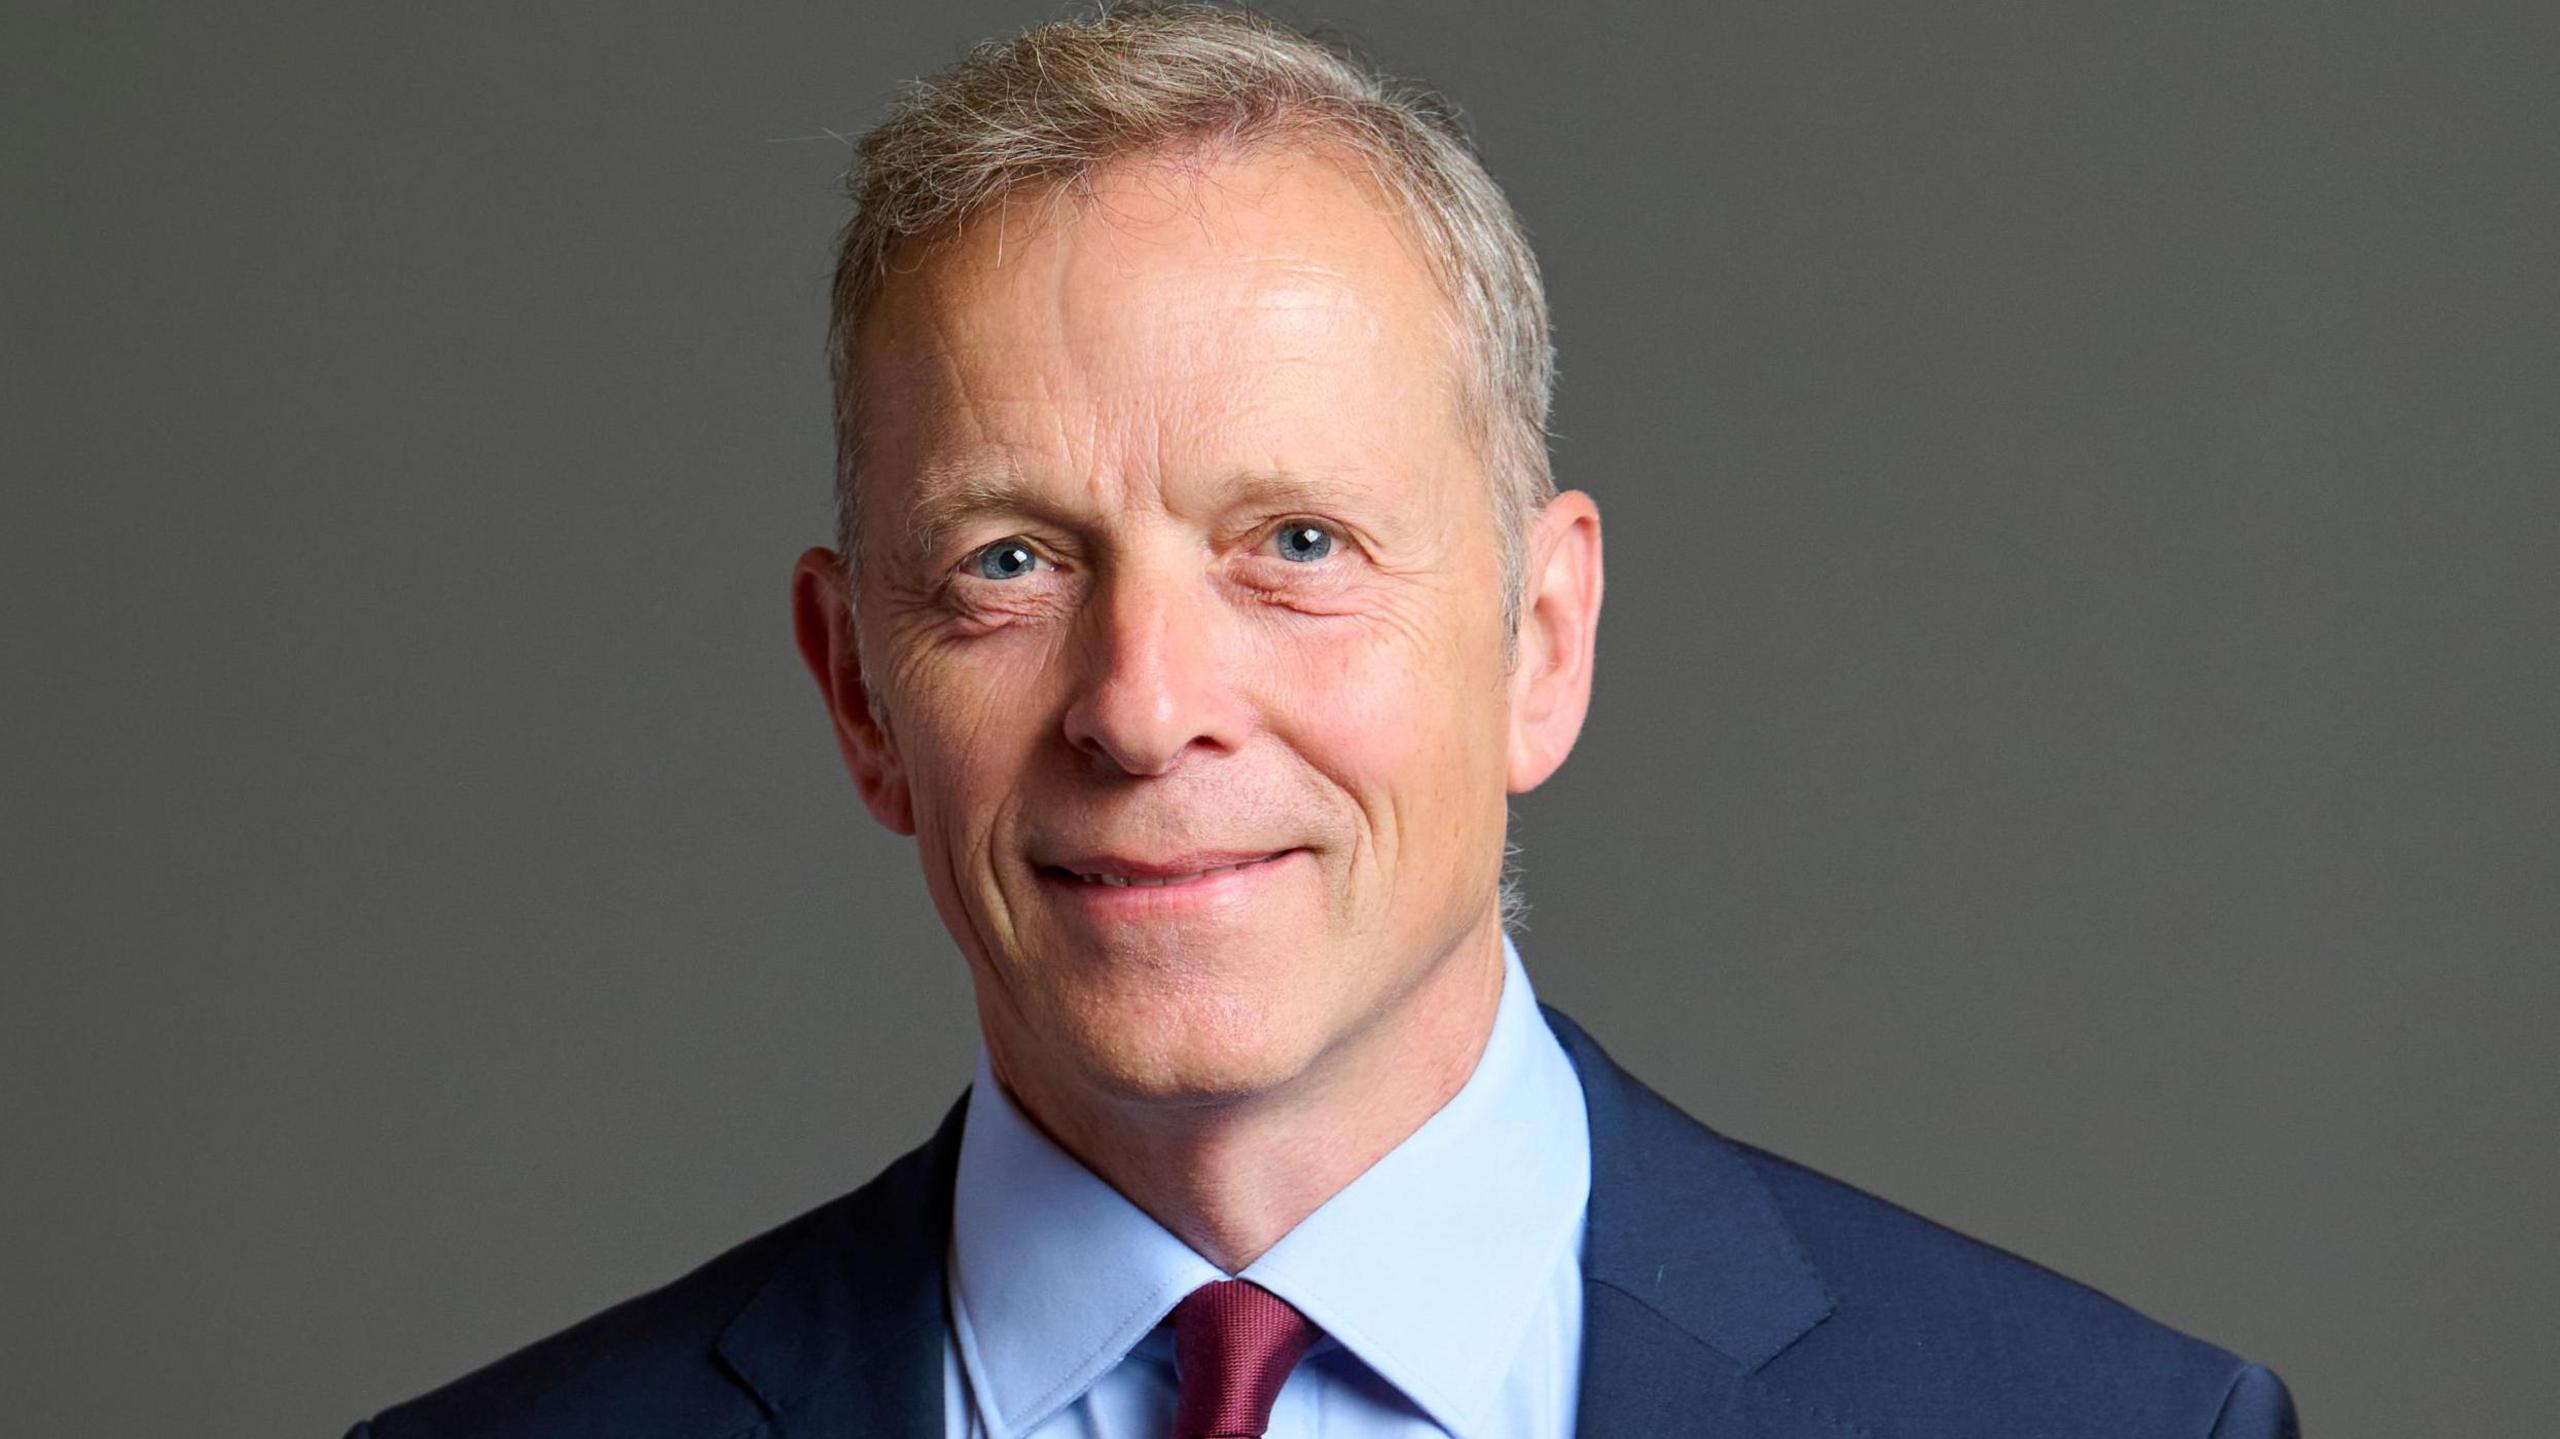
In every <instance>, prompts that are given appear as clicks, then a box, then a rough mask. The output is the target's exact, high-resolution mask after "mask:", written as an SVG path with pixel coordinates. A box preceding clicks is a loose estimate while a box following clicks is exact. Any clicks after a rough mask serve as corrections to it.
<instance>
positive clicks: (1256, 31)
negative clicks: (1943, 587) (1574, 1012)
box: [357, 10, 2292, 1439]
mask: <svg viewBox="0 0 2560 1439" xmlns="http://www.w3.org/2000/svg"><path fill="white" fill-rule="evenodd" d="M856 198H857V201H858V203H859V211H858V214H857V217H856V219H855V220H854V222H853V224H852V226H851V227H850V228H849V230H848V232H847V235H846V240H845V245H844V255H843V260H842V264H841V266H840V268H839V272H838V280H837V285H836V293H835V305H836V331H835V333H836V363H837V374H838V391H839V413H840V423H839V441H840V450H841V455H842V465H841V477H840V478H841V490H842V496H841V498H842V501H843V511H842V513H843V522H842V534H841V536H840V549H841V554H840V555H839V553H837V552H834V551H828V550H812V551H811V552H810V553H808V554H807V555H804V556H803V557H802V558H801V561H800V564H799V568H798V572H797V574H796V576H795V580H794V598H795V609H796V615H797V625H798V634H799V643H800V647H801V650H802V652H803V654H804V655H805V656H806V658H807V660H808V663H809V666H810V668H811V671H812V672H813V674H814V675H815V676H816V678H817V681H818V684H819V687H820V689H821V691H822V692H823V694H824V696H825V699H826V703H827V708H828V711H829V713H830V715H831V716H832V718H833V722H834V727H835V733H836V736H837V739H838V742H839V744H840V746H841V748H842V751H843V755H844V759H845V763H846V765H847V767H848V768H849V769H850V771H851V773H852V776H853V779H854V783H855V786H856V788H857V789H858V791H859V792H860V794H861V797H862V800H863V802H864V804H865V805H866V806H867V807H868V808H869V809H870V811H871V813H872V814H873V815H874V816H875V817H876V818H877V819H878V820H879V821H880V822H881V823H882V824H884V825H887V826H888V827H889V828H891V829H892V830H895V831H896V832H898V833H900V834H902V835H910V836H913V837H914V838H915V840H916V843H917V849H918V853H919V856H920V858H921V859H922V861H923V867H924V873H925V880H926V884H927V886H928V888H929V889H930V890H931V893H932V896H933V900H934V904H935V907H936V909H937V910H938V912H939V913H940V914H941V916H942V919H943V921H944V923H945V924H946V925H947V926H948V927H949V929H950V932H951V934H952V937H953V939H954V940H955V942H956V943H957V944H958V946H959V948H960V950H961V952H962V954H963V955H964V956H965V958H966V960H967V963H968V966H969V973H970V977H971V980H972V982H973V984H974V987H975V992H976V998H977V1006H978V1014H979V1020H980V1026H981V1032H982V1037H983V1040H984V1048H983V1051H982V1053H983V1058H982V1061H981V1064H980V1068H979V1073H978V1078H977V1082H976V1083H975V1084H974V1085H972V1086H971V1088H970V1090H969V1092H968V1093H967V1095H966V1096H965V1097H964V1098H963V1100H962V1101H961V1103H960V1105H959V1106H958V1107H956V1108H955V1109H954V1110H953V1111H952V1114H951V1117H950V1119H949V1120H948V1121H946V1122H945V1124H944V1125H943V1127H942V1130H941V1132H940V1133H939V1134H938V1135H936V1136H935V1137H934V1138H933V1140H932V1141H930V1142H929V1143H927V1144H926V1145H925V1146H924V1147H922V1148H921V1149H918V1150H917V1151H915V1152H914V1153H913V1154H910V1155H909V1156H907V1157H906V1158H905V1159H903V1160H901V1161H900V1162H899V1163H898V1164H896V1165H895V1166H893V1167H891V1168H890V1169H889V1170H888V1171H887V1172H885V1173H884V1174H882V1175H881V1176H880V1177H879V1178H878V1179H876V1180H874V1181H873V1182H872V1183H871V1184H870V1185H868V1186H866V1187H865V1188H863V1189H861V1190H859V1191H857V1192H855V1193H853V1194H851V1195H848V1196H846V1197H845V1198H843V1199H840V1200H838V1201H836V1202H834V1203H832V1204H830V1205H827V1206H825V1207H823V1208H821V1209H818V1210H816V1211H814V1212H812V1213H810V1214H808V1215H805V1216H803V1217H801V1218H800V1219H797V1220H795V1221H793V1222H791V1223H789V1224H786V1225H784V1226H782V1227H781V1228H779V1229H777V1230H775V1231H773V1232H771V1233H769V1234H766V1235H764V1236H762V1237H760V1238H758V1239H755V1240H751V1241H749V1242H748V1243H747V1244H745V1245H743V1246H741V1247H740V1248H738V1249H735V1250H733V1251H731V1252H730V1253H728V1254H726V1255H724V1256H722V1257H720V1258H718V1259H715V1260H713V1261H712V1262H711V1263H710V1264H708V1265H706V1266H704V1267H703V1268H702V1269H699V1270H697V1271H695V1272H694V1273H693V1274H691V1275H688V1276H686V1277H685V1278H683V1279H680V1280H678V1281H676V1282H675V1283H674V1284H672V1285H670V1286H668V1287H666V1288H664V1289H661V1290H658V1291H656V1292H655V1293H652V1294H649V1295H645V1296H642V1297H641V1298H638V1299H635V1300H632V1301H630V1302H628V1303H626V1304H624V1305H622V1306H620V1307H618V1308H615V1309H612V1310H608V1311H606V1312H605V1313H603V1314H601V1315H598V1316H596V1317H595V1318H593V1319H591V1320H589V1321H587V1322H586V1323H584V1324H581V1325H579V1326H577V1327H575V1328H572V1329H570V1330H568V1331H566V1332H565V1333H563V1334H560V1335H557V1336H554V1337H553V1338H551V1339H549V1340H546V1341H543V1342H542V1343H539V1344H536V1345H534V1346H533V1347H531V1348H529V1349H527V1350H525V1351H523V1352H521V1353H519V1354H517V1355H514V1356H512V1357H510V1358H508V1359H505V1360H502V1361H500V1362H499V1363H497V1364H495V1365H493V1366H491V1367H490V1368H488V1369H485V1370H482V1371H480V1372H479V1373H477V1374H475V1375H472V1376H469V1377H466V1378H464V1379H462V1380H460V1381H457V1382H456V1383H455V1384H453V1385H451V1386H448V1387H447V1388H445V1389H443V1390H440V1391H438V1392H436V1393H434V1394H431V1395H429V1396H427V1397H425V1398H423V1399H420V1400H417V1401H414V1402H412V1403H410V1404H406V1405H402V1406H400V1407H398V1408H396V1409H393V1410H390V1411H388V1412H387V1413H385V1414H383V1415H381V1416H380V1417H378V1418H377V1419H375V1420H373V1421H371V1422H370V1423H369V1425H359V1426H358V1430H357V1432H358V1433H359V1434H362V1433H366V1432H370V1433H371V1434H373V1435H376V1436H379V1439H406V1436H412V1435H476V1436H507V1435H525V1436H531V1435H545V1436H557V1435H573V1434H574V1435H583V1434H592V1435H617V1436H629V1439H644V1436H669V1439H673V1436H699V1439H717V1436H745V1435H790V1436H819V1435H827V1436H838V1435H855V1434H950V1435H987V1436H999V1437H1000V1439H1009V1436H1017V1435H1037V1436H1042V1439H1052V1436H1065V1435H1108V1436H1133V1435H1149V1436H1160V1435H1168V1434H1179V1435H1184V1436H1196V1435H1236V1434H1257V1435H1258V1434H1264V1433H1266V1432H1267V1433H1270V1434H1275V1435H1280V1434H1285V1435H1306V1436H1311V1435H1319V1434H1321V1435H1328V1436H1352V1435H1358V1436H1368V1435H1437V1434H1449V1435H1458V1436H1465V1439H1477V1436H1511V1435H1519V1436H1564V1435H1569V1434H1575V1433H1580V1434H1585V1435H1654V1434H1693V1433H1694V1434H1709V1435H1742V1434H1753V1435H1792V1436H1815V1435H1827V1436H1841V1435H1856V1434H1871V1435H1941V1434H1945V1435H1952V1434H2045V1435H2119V1434H2121V1435H2135V1434H2141V1435H2180V1434H2183V1435H2196V1436H2204V1435H2224V1436H2241V1435H2270V1434H2277V1433H2283V1432H2289V1431H2290V1429H2291V1427H2292V1420H2291V1414H2290V1406H2289V1403H2288V1401H2287V1399H2286V1396H2285V1393H2284V1390H2283V1388H2282V1386H2281V1385H2280V1384H2279V1383H2278V1382H2277V1381H2276V1380H2275V1378H2274V1377H2273V1376H2272V1375H2270V1374H2269V1373H2268V1372H2267V1371H2266V1370H2264V1369H2261V1368H2257V1367H2255V1366H2251V1365H2248V1364H2245V1363H2243V1362H2242V1361H2240V1360H2238V1359H2236V1358H2234V1357H2233V1356H2231V1355H2229V1354H2226V1353H2223V1352H2222V1351H2220V1350H2217V1349H2214V1348H2212V1347H2210V1346H2207V1345H2204V1344H2202V1343H2199V1342H2196V1341H2194V1340H2190V1339H2187V1338H2184V1337H2182V1336H2179V1335H2176V1334H2173V1333H2171V1332H2169V1331H2167V1330H2165V1329H2162V1328H2160V1327H2159V1326H2157V1325H2154V1324H2152V1323H2151V1322H2149V1321H2147V1320H2145V1319H2143V1318H2141V1317H2139V1316H2138V1315H2135V1314H2134V1313H2132V1312H2131V1311H2129V1310H2127V1309H2125V1308H2123V1307H2121V1306H2119V1305H2117V1304H2115V1303H2113V1302H2112V1301H2110V1300H2108V1299H2106V1298H2104V1297H2102V1296H2100V1295H2097V1294H2095V1293H2093V1292H2091V1291H2089V1290H2087V1289H2084V1288H2081V1287H2079V1286H2077V1285H2074V1284H2072V1283H2070V1282H2069V1281H2067V1280H2063V1279H2060V1278H2058V1277H2056V1276H2054V1275H2051V1274H2049V1273H2046V1272H2044V1271H2042V1270H2039V1269H2036V1268H2034V1267H2032V1266H2030V1265H2028V1264H2026V1263H2024V1262H2023V1261H2020V1260H2018V1259H2015V1258H2013V1257H2011V1256H2008V1255H2006V1254H2003V1253H2001V1252H1999V1251H1997V1250H1993V1249H1990V1248H1988V1247H1985V1246H1982V1245H1979V1244H1976V1243H1974V1242H1972V1241H1970V1240H1967V1239H1964V1238H1961V1237H1959V1236H1956V1235H1954V1234H1951V1233H1949V1232H1947V1231H1945V1230H1942V1229H1938V1228H1936V1227H1934V1226H1931V1225H1929V1224H1927V1223H1926V1222H1925V1221H1922V1220H1919V1219H1917V1218H1915V1217H1913V1216H1911V1215H1909V1214H1906V1213H1904V1212H1902V1211H1901V1210H1898V1209H1896V1208H1894V1207H1892V1206H1891V1205H1889V1204H1886V1203H1884V1202H1883V1201H1881V1200H1877V1199H1874V1198H1871V1197H1869V1196H1866V1195H1863V1194H1860V1193H1857V1192H1856V1191H1853V1190H1850V1189H1848V1188H1846V1187H1845V1186H1842V1185H1839V1184H1837V1183H1835V1182H1832V1181H1829V1180H1826V1179H1823V1178H1821V1177H1819V1176H1816V1175H1813V1174H1810V1173H1808V1172H1806V1171H1804V1170H1802V1169H1800V1168H1798V1167H1795V1166H1793V1165H1790V1164H1788V1163H1786V1162H1785V1161H1782V1160H1779V1159H1776V1158H1774V1157H1771V1156H1769V1155H1766V1154H1763V1153H1760V1152H1757V1151H1754V1150H1751V1149H1749V1148H1746V1147H1744V1146H1741V1145H1738V1144H1735V1143H1732V1142H1730V1141H1727V1140H1725V1139H1722V1138H1720V1137H1718V1136H1716V1135H1714V1134H1712V1133H1710V1132H1709V1131H1707V1130H1705V1129H1703V1128H1701V1127H1699V1126H1697V1125H1696V1124H1695V1123H1694V1122H1692V1121H1690V1120H1689V1119H1687V1118H1686V1117H1684V1116H1682V1115H1681V1114H1679V1113H1678V1112H1677V1111H1675V1110H1673V1109H1672V1108H1671V1107H1670V1106H1668V1105H1667V1104H1666V1103H1665V1102H1664V1101H1662V1100H1661V1099H1659V1098H1657V1097H1656V1096H1654V1095H1652V1094H1651V1093H1650V1092H1648V1091H1647V1090H1645V1089H1644V1088H1643V1087H1642V1086H1641V1085H1639V1084H1637V1083H1636V1082H1635V1081H1634V1080H1633V1079H1631V1078H1629V1077H1628V1076H1627V1075H1626V1074H1624V1073H1623V1072H1621V1071H1620V1070H1618V1069H1617V1068H1616V1067H1615V1066H1614V1065H1612V1064H1611V1063H1610V1061H1609V1060H1608V1058H1607V1057H1606V1056H1605V1055H1604V1054H1603V1053H1602V1052H1601V1051H1600V1049H1599V1048H1598V1047H1597V1046H1596V1045H1595V1044H1594V1043H1593V1042H1592V1041H1591V1040H1590V1039H1589V1038H1588V1037H1586V1036H1585V1035H1583V1034H1582V1032H1581V1031H1580V1030H1578V1029H1576V1028H1575V1027H1574V1026H1573V1025H1572V1024H1571V1023H1570V1022H1569V1021H1567V1020H1565V1019H1564V1018H1563V1017H1562V1016H1559V1015H1555V1014H1553V1013H1549V1012H1541V1011H1540V1010H1539V1008H1538V1007H1537V1005H1536V1003H1535V1001H1534V999H1533V997H1532V994H1531V991H1530V987H1529V980H1528V976H1527V974H1526V972H1525V970H1524V969H1523V967H1522V963H1521V959H1520V956H1519V954H1518V951H1517V950H1516V948H1515V947H1514V946H1513V945H1512V944H1511V942H1510V941H1509V939H1508V938H1507V937H1506V931H1505V925H1504V919H1505V910H1506V903H1505V901H1506V888H1505V881H1504V876H1503V872H1502V860H1503V854H1504V828H1505V820H1506V809H1505V803H1506V797H1507V796H1508V795H1510V794H1514V793H1520V792H1523V791H1526V790H1529V789H1531V788H1534V787H1535V786H1537V785H1538V784H1540V783H1542V782H1543V781H1544V780H1545V779H1546V778H1547V777H1548V776H1549V775H1551V774H1552V773H1554V772H1555V770H1556V768H1557V767H1558V766H1559V765H1560V764H1562V762H1563V761H1564V758H1565V756H1566V753H1567V752H1568V751H1569V750H1570V749H1571V748H1572V745H1573V742H1574V739H1575V737H1576V735H1577V734H1578V732H1579V730H1580V728H1581V724H1582V719H1583V714H1584V710H1585V706H1586V704H1587V702H1588V699H1589V694H1590V686H1591V666H1592V657H1593V642H1594V635H1595V632H1596V627H1597V623H1598V618H1599V611H1600V602H1601V545H1600V528H1599V518H1598V513H1597V510H1596V509H1595V507H1594V505H1593V503H1592V501H1591V500H1590V498H1589V497H1588V496H1585V495H1582V494H1579V493H1572V492H1567V493H1561V494H1559V493H1556V492H1555V490H1554V487H1553V484H1552V482H1551V480H1550V478H1549V475H1548V472H1547V467H1546V455H1545V449H1544V444H1543V430H1544V423H1545V414H1546V399H1547V391H1548V375H1549V369H1548V366H1549V358H1548V346H1547V338H1546V321H1545V311H1544V301H1543V298H1542V296H1541V293H1540V290H1539V286H1538V281H1537V275H1536V270H1535V266H1534V263H1533V262H1532V260H1531V258H1530V256H1529V253H1528V250H1527V248H1526V246H1525V245H1524V243H1523V242H1522V240H1521V238H1520V233H1519V230H1518V227H1517V224H1516V222H1515V221H1514V219H1513V218H1512V216H1511V214H1510V211H1509V209H1508V207H1507V206H1506V205H1505V204H1504V202H1503V201H1502V199H1501V196H1500V194H1499V192H1498V191H1497V190H1495V189H1494V187H1493V185H1492V183H1491V181H1490V180H1489V179H1488V178H1487V177H1486V176H1485V174H1484V172H1483V171H1482V169H1481V168H1480V166H1479V165H1478V164H1477V163H1476V161H1475V160H1474V159H1473V158H1472V156H1471V155H1470V154H1469V152H1468V151H1467V149H1466V147H1465V145H1464V144H1463V142H1462V141H1460V140H1459V139H1458V137H1457V135H1456V132H1455V131H1454V129H1453V128H1452V127H1451V125H1450V124H1449V122H1448V121H1447V119H1446V118H1445V116H1444V114H1443V113H1442V112H1441V111H1439V110H1438V109H1436V108H1433V107H1431V106H1430V105H1428V104H1427V103H1423V102H1417V101H1413V100H1411V99H1408V98H1400V97H1399V92H1396V91H1393V90H1391V89H1389V88H1388V87H1387V86H1386V85H1385V84H1384V83H1383V82H1381V81H1379V80H1377V79H1376V78H1374V77H1372V76H1371V75H1369V74H1368V73H1367V72H1365V71H1364V70H1362V69H1361V68H1360V67H1359V66H1357V65H1356V64H1354V63H1352V62H1350V61H1348V60H1347V59H1346V58H1344V57H1343V56H1341V55H1339V54H1336V53H1334V52H1332V51H1329V50H1327V49H1326V48H1324V47H1322V46H1319V45H1317V44H1315V43H1313V42H1311V41H1308V40H1307V39H1305V38H1304V37H1301V36H1299V35H1297V34H1295V33H1294V32H1291V31H1288V30H1286V29H1284V28H1281V27H1278V26H1276V25H1273V24H1271V23H1269V22H1266V21H1263V20H1260V19H1257V18H1253V17H1250V16H1246V15H1242V14H1237V13H1233V12H1224V11H1196V10H1178V11H1148V10H1128V11H1114V12H1106V13H1105V14H1103V15H1100V16H1096V17H1092V18H1088V19H1085V20H1082V21H1077V22H1071V23H1068V24H1063V25H1057V26H1051V27H1045V28H1043V29H1041V30H1038V31H1035V32H1033V33H1032V34H1030V35H1028V36H1025V37H1023V38H1022V39H1020V40H1018V41H1016V42H1014V43H1012V44H1011V45H1010V46H1007V47H1000V48H990V49H982V50H981V51H980V52H978V53H976V54H974V55H972V56H971V57H970V58H969V59H967V60H965V61H964V62H962V63H961V64H960V65H959V66H958V67H956V68H955V69H954V70H953V71H951V72H949V73H947V74H946V75H944V76H942V77H940V79H939V80H938V81H937V82H936V83H935V84H933V85H932V86H930V87H928V88H927V89H925V90H924V91H923V92H921V93H920V94H919V95H918V96H917V97H916V98H915V99H913V100H912V101H911V102H910V103H909V104H908V105H907V106H906V107H905V108H904V109H903V110H902V111H901V112H900V113H899V114H898V115H897V116H896V117H894V118H893V119H891V120H890V121H889V122H888V123H887V124H885V125H884V126H882V127H881V128H880V129H879V130H877V131H875V132H873V134H872V135H871V136H869V137H868V138H867V139H866V140H865V141H864V142H863V144H862V147H861V167H860V170H859V177H858V181H857V186H856Z"/></svg>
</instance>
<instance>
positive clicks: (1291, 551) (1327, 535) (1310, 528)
mask: <svg viewBox="0 0 2560 1439" xmlns="http://www.w3.org/2000/svg"><path fill="white" fill-rule="evenodd" d="M1332 553H1333V535H1332V532H1330V531H1328V530H1326V529H1325V528H1324V527H1323V526H1322V525H1304V524H1293V525H1289V526H1287V527H1285V528H1283V529H1282V530H1281V531H1280V557H1281V558H1282V559H1284V560H1295V561H1297V562H1298V563H1299V564H1302V565H1308V564H1313V563H1315V562H1316V561H1318V560H1320V559H1323V558H1324V557H1325V556H1327V555H1329V554H1332Z"/></svg>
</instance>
